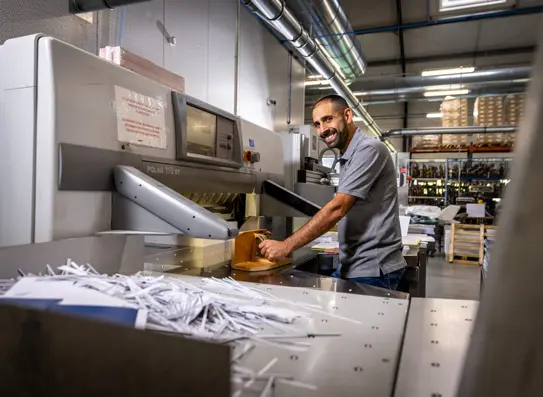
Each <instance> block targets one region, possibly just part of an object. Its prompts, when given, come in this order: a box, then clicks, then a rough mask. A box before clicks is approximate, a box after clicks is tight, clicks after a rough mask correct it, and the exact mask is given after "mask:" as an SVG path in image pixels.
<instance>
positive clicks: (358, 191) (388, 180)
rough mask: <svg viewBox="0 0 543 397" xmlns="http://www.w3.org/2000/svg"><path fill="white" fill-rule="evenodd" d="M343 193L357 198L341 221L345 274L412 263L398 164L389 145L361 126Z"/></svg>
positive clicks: (370, 273) (347, 156) (346, 160)
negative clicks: (405, 243)
mask: <svg viewBox="0 0 543 397" xmlns="http://www.w3.org/2000/svg"><path fill="white" fill-rule="evenodd" d="M339 161H340V164H341V171H340V174H339V187H338V193H344V194H348V195H351V196H354V197H356V201H355V202H354V204H353V207H352V208H351V210H350V211H349V212H348V213H347V215H346V216H345V217H344V218H343V219H342V220H341V221H340V222H339V225H338V232H339V248H340V252H339V260H340V263H341V267H340V273H341V276H342V277H346V278H354V277H378V276H380V275H381V273H380V270H381V271H382V273H383V274H388V273H390V272H393V271H396V270H399V269H402V268H404V267H405V266H406V263H405V260H404V259H403V256H402V234H401V230H400V218H399V217H398V188H397V184H396V171H395V170H394V162H393V161H392V157H391V156H390V153H389V152H388V149H387V148H386V146H385V145H384V144H383V143H382V142H381V141H379V140H378V139H376V138H370V137H368V136H366V135H364V134H363V133H362V132H360V130H359V129H357V130H356V132H355V134H354V136H353V138H352V139H351V142H350V143H349V146H348V147H347V150H346V151H345V153H344V154H343V156H341V158H340V160H339Z"/></svg>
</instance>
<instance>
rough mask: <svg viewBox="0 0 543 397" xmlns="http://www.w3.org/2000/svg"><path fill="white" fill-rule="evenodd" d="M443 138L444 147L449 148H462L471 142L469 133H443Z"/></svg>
mask: <svg viewBox="0 0 543 397" xmlns="http://www.w3.org/2000/svg"><path fill="white" fill-rule="evenodd" d="M441 139H442V141H441V145H442V147H444V148H447V149H462V148H465V147H467V146H469V143H470V141H469V137H468V136H467V135H456V134H443V135H442V136H441Z"/></svg>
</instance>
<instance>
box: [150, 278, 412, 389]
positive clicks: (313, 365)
mask: <svg viewBox="0 0 543 397" xmlns="http://www.w3.org/2000/svg"><path fill="white" fill-rule="evenodd" d="M150 274H153V273H150ZM156 274H157V275H158V274H159V273H156ZM175 277H180V278H182V280H183V281H185V282H187V283H192V284H195V285H201V283H202V282H204V281H203V279H202V278H199V277H190V276H175ZM248 285H249V286H250V287H252V288H256V289H260V290H262V291H263V292H264V293H267V294H272V295H273V296H276V297H278V298H280V299H283V300H285V301H289V302H292V304H293V305H294V306H293V309H294V310H301V311H305V309H304V307H303V306H298V305H314V307H316V308H319V309H318V311H317V312H314V311H309V312H308V313H309V316H308V318H301V319H299V320H298V321H297V322H298V324H300V325H302V326H304V327H305V328H306V329H307V330H308V331H309V332H310V333H315V334H338V336H328V337H319V336H317V337H315V338H304V339H295V340H293V341H297V342H303V343H306V344H308V347H307V349H303V350H302V351H295V352H293V351H291V350H289V349H287V348H278V347H275V346H269V345H264V344H260V343H256V347H255V349H254V350H253V351H252V352H251V353H250V354H248V355H247V356H246V357H245V358H244V359H243V360H242V364H243V365H244V366H246V367H249V368H251V369H253V370H255V371H258V370H260V369H261V368H263V367H264V366H265V365H266V364H267V363H269V362H270V361H271V360H273V359H277V362H276V364H275V365H274V367H273V369H271V370H270V372H275V373H277V372H279V373H281V374H287V375H290V376H293V377H294V380H295V381H299V382H304V383H306V384H310V385H313V386H315V387H316V390H308V389H304V388H299V387H292V386H287V385H282V384H277V385H276V387H275V394H274V395H275V396H281V397H291V396H296V397H300V396H327V397H328V396H333V395H337V396H348V395H361V396H377V397H378V396H390V395H391V394H392V389H393V384H394V379H395V374H396V368H397V362H398V360H399V354H400V348H401V342H402V336H403V329H404V324H405V319H406V314H407V310H408V305H409V304H408V302H407V301H405V300H400V299H391V298H379V297H372V296H360V295H353V294H343V293H338V292H333V291H320V290H317V289H315V288H291V287H286V286H282V285H269V284H264V285H263V284H248ZM262 332H263V333H267V334H269V333H274V332H276V331H275V330H274V329H273V328H271V327H264V328H263V330H262ZM261 387H263V386H261ZM238 390H239V389H238ZM254 393H255V392H254V391H248V390H246V391H243V392H242V393H239V394H235V395H237V396H240V397H245V396H253V395H255V394H254ZM256 395H258V394H256Z"/></svg>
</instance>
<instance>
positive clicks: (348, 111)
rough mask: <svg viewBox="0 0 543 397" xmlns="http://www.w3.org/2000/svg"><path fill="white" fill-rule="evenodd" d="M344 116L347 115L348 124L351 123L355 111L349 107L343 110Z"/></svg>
mask: <svg viewBox="0 0 543 397" xmlns="http://www.w3.org/2000/svg"><path fill="white" fill-rule="evenodd" d="M343 116H345V120H347V124H351V123H352V122H353V111H352V110H351V109H350V108H347V109H345V110H344V111H343Z"/></svg>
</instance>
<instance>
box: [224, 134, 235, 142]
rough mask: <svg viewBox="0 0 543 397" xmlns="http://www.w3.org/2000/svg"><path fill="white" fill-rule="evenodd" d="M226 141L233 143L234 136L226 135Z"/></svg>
mask: <svg viewBox="0 0 543 397" xmlns="http://www.w3.org/2000/svg"><path fill="white" fill-rule="evenodd" d="M226 139H228V140H229V141H231V140H232V139H234V136H233V135H232V134H228V135H226Z"/></svg>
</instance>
